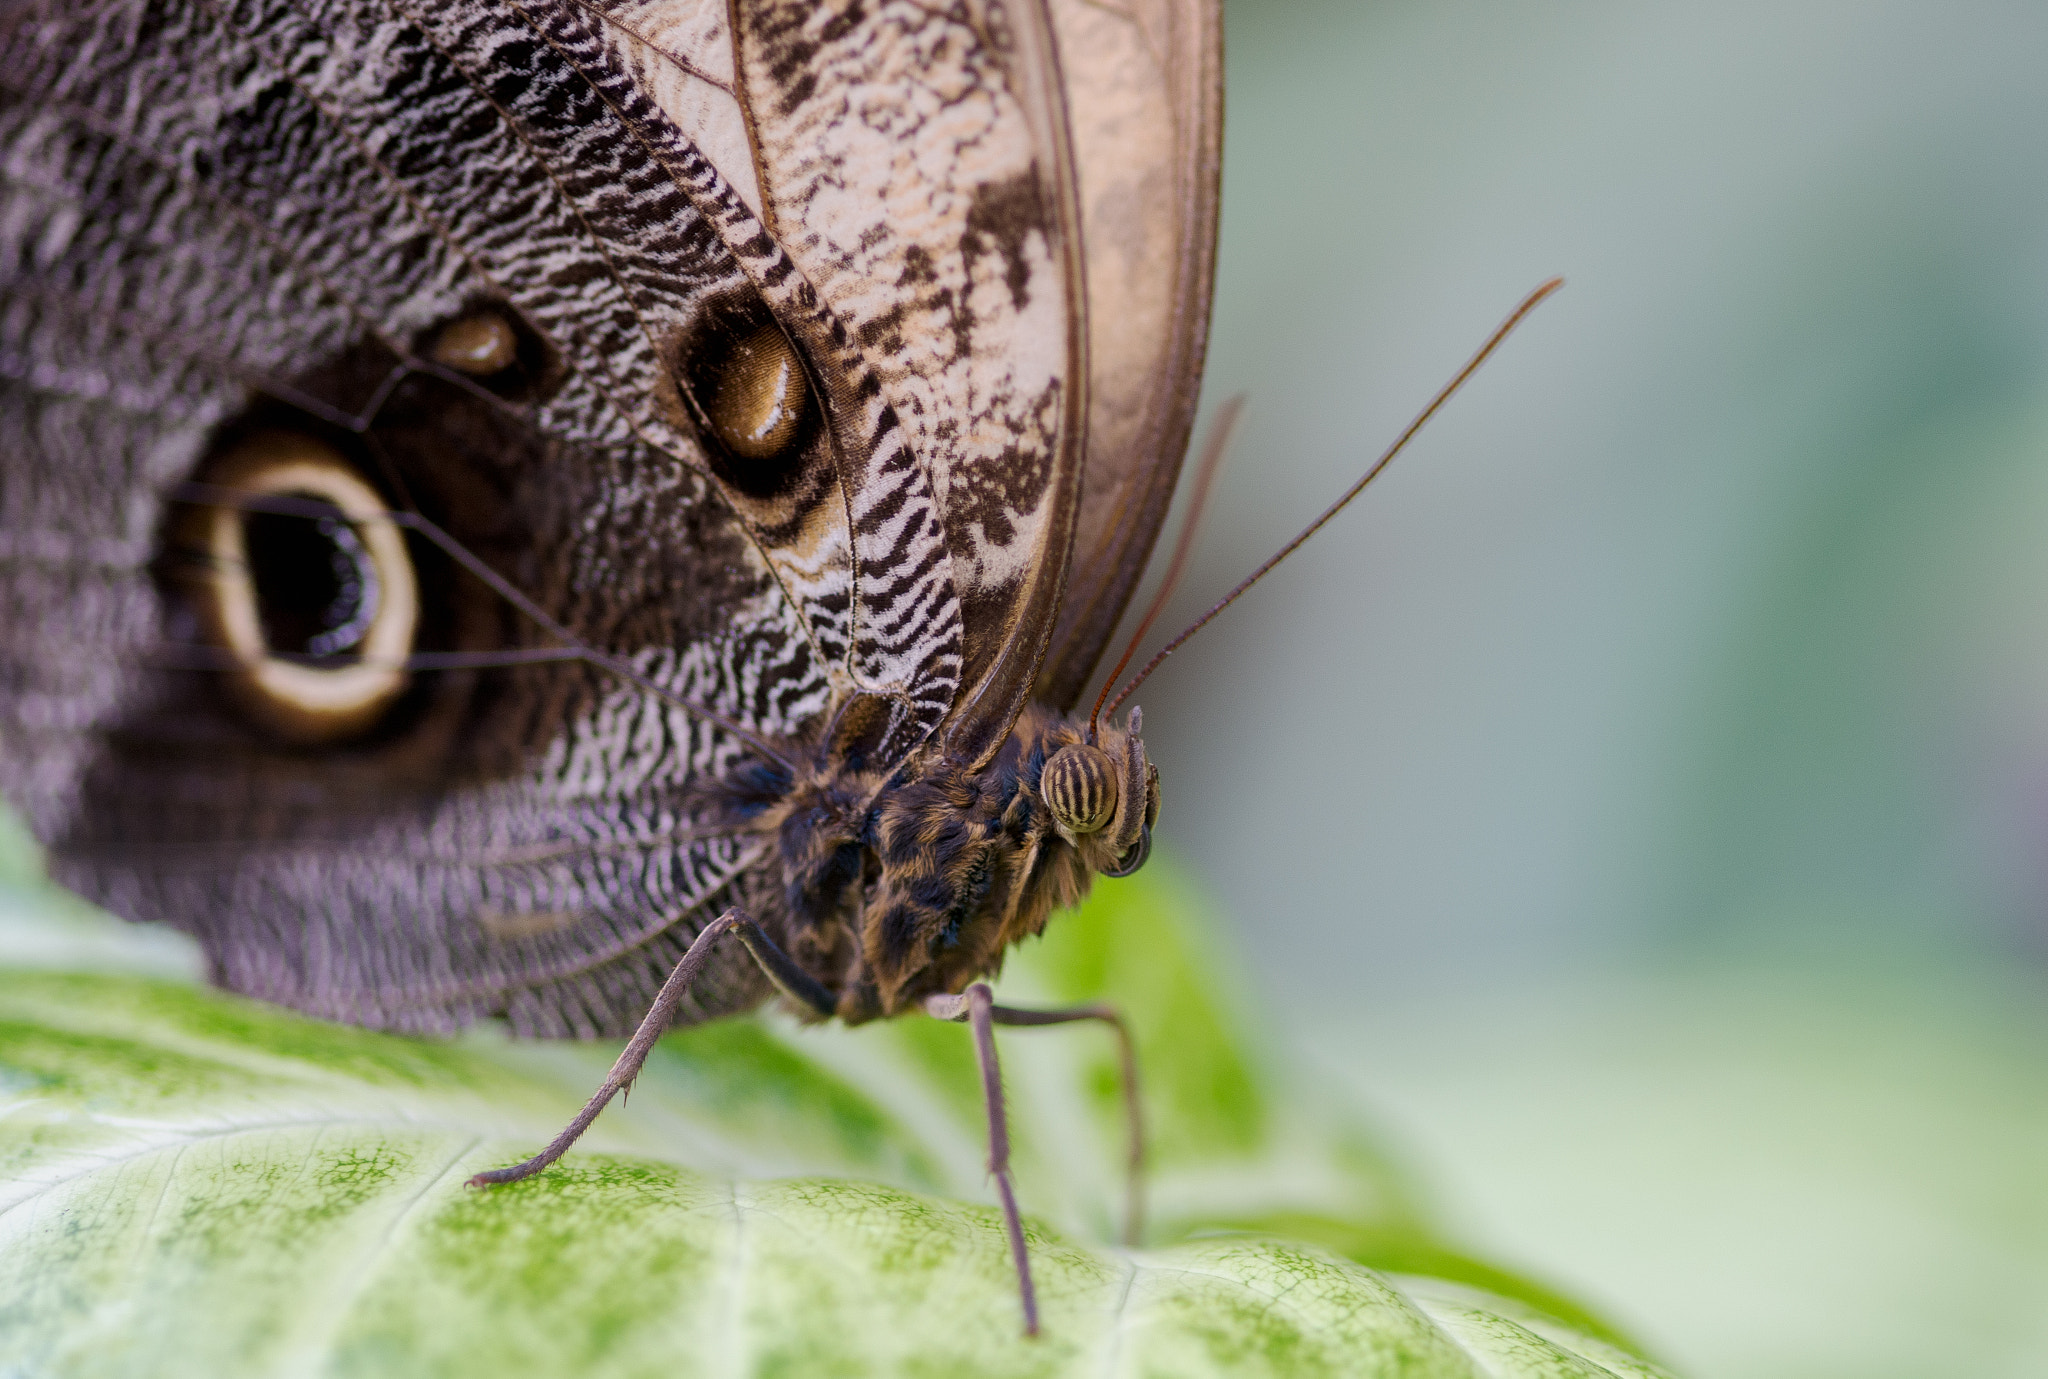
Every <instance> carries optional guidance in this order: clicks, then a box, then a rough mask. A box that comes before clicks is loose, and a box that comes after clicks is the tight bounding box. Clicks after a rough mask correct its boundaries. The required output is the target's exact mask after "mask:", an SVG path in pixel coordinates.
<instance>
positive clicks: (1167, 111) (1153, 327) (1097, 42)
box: [1038, 0, 1223, 708]
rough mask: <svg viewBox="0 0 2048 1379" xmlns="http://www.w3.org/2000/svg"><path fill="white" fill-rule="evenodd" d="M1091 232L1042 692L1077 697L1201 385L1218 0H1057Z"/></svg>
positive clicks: (1143, 542) (1131, 576) (1213, 185)
mask: <svg viewBox="0 0 2048 1379" xmlns="http://www.w3.org/2000/svg"><path fill="white" fill-rule="evenodd" d="M1052 15H1053V22H1054V26H1055V28H1056V29H1057V30H1058V33H1059V45H1060V55H1061V62H1062V64H1063V66H1064V67H1065V69H1066V78H1067V91H1068V102H1067V111H1068V122H1069V125H1070V127H1071V128H1072V130H1073V144H1074V151H1075V162H1076V165H1077V167H1078V171H1079V178H1080V197H1079V199H1080V204H1081V224H1082V234H1083V237H1084V239H1085V240H1086V243H1087V246H1088V303H1089V312H1088V323H1089V340H1088V357H1089V412H1088V452H1087V460H1086V465H1085V477H1084V479H1083V482H1082V488H1081V506H1080V511H1079V515H1078V519H1077V522H1076V527H1075V533H1074V546H1073V559H1072V563H1071V566H1070V569H1069V572H1068V576H1067V596H1066V600H1065V603H1064V604H1063V606H1062V607H1061V609H1060V614H1059V621H1058V625H1057V627H1056V629H1055V630H1054V631H1053V633H1052V639H1051V649H1050V651H1049V654H1048V655H1047V658H1046V661H1045V665H1044V667H1043V669H1042V670H1041V672H1040V676H1039V684H1038V697H1039V698H1041V699H1044V700H1045V701H1046V702H1047V703H1050V704H1055V705H1058V706H1060V707H1062V708H1065V707H1069V706H1071V705H1072V704H1073V703H1074V701H1075V700H1077V699H1078V698H1079V697H1080V695H1081V693H1082V691H1083V689H1084V688H1085V687H1086V684H1087V681H1088V680H1089V678H1090V676H1091V675H1092V673H1093V672H1094V669H1095V666H1096V663H1097V661H1099V660H1100V659H1101V656H1102V652H1103V649H1104V646H1105V644H1106V643H1107V641H1108V639H1109V636H1110V634H1111V633H1112V632H1113V631H1114V630H1115V627H1116V623H1117V619H1118V618H1119V617H1120V616H1121V615H1122V613H1123V610H1124V605H1125V604H1126V603H1127V602H1128V601H1129V600H1130V597H1131V593H1132V591H1133V590H1134V589H1135V588H1136V586H1137V583H1138V579H1139V576H1141V575H1142V574H1143V573H1144V569H1145V562H1146V559H1147V557H1149V556H1150V555H1151V553H1152V545H1153V542H1154V541H1155V540H1156V539H1157V537H1158V534H1159V526H1160V523H1161V521H1162V520H1163V519H1164V518H1165V516H1166V508H1167V504H1168V502H1169V501H1170V500H1171V499H1172V497H1173V488H1174V482H1175V480H1176V479H1177V478H1178V477H1179V474H1180V464H1181V457H1182V455H1183V453H1184V452H1185V451H1186V449H1187V443H1188V431H1189V428H1190V426H1191V425H1192V423H1193V421H1194V414H1195V403H1196V401H1197V398H1198V395H1199V393H1200V384H1201V375H1202V359H1203V354H1204V351H1205V349H1206V347H1207V344H1208V333H1209V295H1210V284H1211V282H1212V280H1213V278H1214V276H1215V264H1216V217H1217V203H1218V192H1219V186H1220V173H1221V167H1222V137H1223V16H1222V11H1221V7H1220V6H1219V5H1218V4H1217V3H1215V0H1054V3H1053V5H1052Z"/></svg>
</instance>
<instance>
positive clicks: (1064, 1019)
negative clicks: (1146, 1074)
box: [991, 1005, 1145, 1250]
mask: <svg viewBox="0 0 2048 1379" xmlns="http://www.w3.org/2000/svg"><path fill="white" fill-rule="evenodd" d="M991 1013H992V1015H993V1017H994V1019H995V1022H996V1023H997V1024H999V1025H1019V1026H1026V1027H1029V1026H1044V1025H1070V1024H1073V1023H1074V1022H1075V1021H1076V1020H1100V1021H1101V1022H1102V1023H1103V1024H1105V1025H1108V1026H1109V1028H1110V1030H1111V1032H1113V1033H1114V1034H1115V1035H1116V1051H1117V1061H1118V1063H1119V1064H1120V1067H1119V1070H1118V1071H1119V1072H1120V1073H1121V1075H1122V1077H1121V1080H1122V1083H1123V1091H1124V1125H1125V1127H1126V1131H1127V1135H1128V1143H1129V1145H1130V1152H1129V1156H1128V1158H1127V1160H1126V1163H1125V1170H1124V1171H1125V1181H1124V1228H1123V1237H1122V1238H1123V1245H1124V1248H1125V1249H1127V1250H1135V1249H1137V1248H1138V1239H1139V1237H1140V1236H1141V1235H1142V1234H1143V1233H1144V1229H1145V1108H1144V1105H1143V1103H1142V1102H1141V1100H1140V1099H1139V1095H1138V1050H1137V1047H1136V1046H1135V1045H1134V1044H1132V1042H1131V1031H1130V1027H1129V1026H1128V1025H1126V1024H1125V1023H1124V1017H1123V1015H1122V1014H1121V1013H1119V1012H1118V1010H1117V1008H1116V1007H1115V1006H1109V1005H1089V1006H1067V1007H1064V1008H1062V1009H1059V1010H1022V1009H1019V1008H1018V1007H1016V1006H996V1007H994V1009H993V1011H992V1012H991Z"/></svg>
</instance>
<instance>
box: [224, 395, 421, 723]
mask: <svg viewBox="0 0 2048 1379" xmlns="http://www.w3.org/2000/svg"><path fill="white" fill-rule="evenodd" d="M204 478H205V481H206V483H207V484H208V485H209V486H210V487H214V488H220V489H227V490H231V491H232V492H233V493H234V494H235V495H237V498H238V499H239V501H226V502H222V503H220V504H218V505H216V506H211V507H206V508H203V509H201V510H200V511H199V512H198V513H197V514H195V516H194V519H193V525H194V526H195V527H196V531H194V532H192V534H191V535H192V537H194V538H196V540H194V541H193V542H192V544H194V545H196V546H197V547H198V551H199V554H200V555H201V556H202V561H201V568H202V569H203V571H204V573H203V575H202V576H201V577H200V579H199V580H198V582H197V586H198V587H197V593H198V603H199V611H200V614H201V617H202V620H203V621H204V623H205V624H206V628H207V631H208V632H209V633H210V635H211V638H212V640H213V642H214V643H215V645H217V646H219V647H220V648H221V649H222V650H224V651H226V652H227V653H228V655H229V657H230V659H231V660H232V662H233V663H234V671H233V673H232V683H233V684H234V685H235V688H236V691H237V693H238V695H239V697H240V698H241V699H242V701H243V703H244V705H245V706H246V707H247V708H248V709H249V711H250V712H251V714H252V715H253V716H254V717H256V718H257V719H259V720H260V721H261V722H263V723H264V725H265V726H267V727H269V728H270V729H271V730H272V731H274V732H276V733H278V734H279V735H280V736H282V737H285V738H288V739H290V740H292V741H295V742H302V743H321V742H330V741H333V740H335V739H338V738H343V737H347V736H350V735H352V734H355V733H358V732H361V731H363V730H364V729H366V728H368V727H370V726H371V725H372V724H374V723H375V722H376V721H377V719H378V718H379V716H381V715H382V713H383V712H384V710H385V709H387V708H389V707H390V705H391V703H392V701H393V700H395V699H397V698H398V696H399V695H400V694H402V693H403V692H404V691H405V687H406V681H407V676H406V672H405V660H406V658H407V657H408V656H409V655H411V653H412V647H413V638H414V634H415V633H416V631H417V630H418V627H419V618H420V598H419V581H418V579H417V577H416V575H415V573H414V571H413V564H412V558H411V555H410V553H409V552H408V551H407V550H406V545H405V537H404V535H403V533H401V532H400V531H399V529H398V526H397V524H396V523H394V522H393V521H392V520H391V518H390V516H389V514H388V512H387V504H386V503H385V501H384V499H383V498H382V497H381V496H380V495H379V494H378V493H377V491H376V490H375V489H373V488H371V487H370V485H369V484H367V483H365V482H364V481H363V479H362V476H361V475H359V474H358V473H357V472H356V470H355V468H354V466H352V465H351V464H349V462H348V461H347V460H346V459H344V458H343V457H342V456H341V455H340V454H338V453H337V452H335V451H334V450H332V449H330V448H329V447H327V446H325V445H323V444H321V443H320V442H319V441H316V440H313V439H312V438H310V437H307V436H302V435H294V434H288V433H271V434H267V435H261V436H257V437H255V438H253V439H251V440H249V441H247V442H245V443H244V444H242V445H241V446H239V447H237V448H236V449H235V450H233V451H230V452H229V453H228V454H227V455H226V456H225V457H224V458H223V459H222V460H221V461H220V462H219V463H217V464H215V465H213V466H210V467H209V468H208V470H207V472H206V473H205V475H204Z"/></svg>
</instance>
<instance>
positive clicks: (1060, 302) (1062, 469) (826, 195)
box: [732, 0, 1089, 761]
mask: <svg viewBox="0 0 2048 1379" xmlns="http://www.w3.org/2000/svg"><path fill="white" fill-rule="evenodd" d="M732 14H733V23H734V48H735V51H736V53H737V71H738V75H739V92H740V97H741V102H742V104H743V106H744V107H745V111H746V115H747V119H748V121H749V126H750V128H751V130H752V133H753V139H754V150H755V157H756V165H757V168H758V170H759V174H760V190H761V197H762V201H763V214H764V217H765V218H766V219H767V221H768V222H769V225H770V227H771V229H772V231H773V233H774V235H775V237H776V239H777V240H778V241H779V242H780V243H781V244H782V246H783V247H784V249H785V251H786V252H787V253H788V254H789V256H790V258H791V259H792V260H793V261H794V262H795V263H796V265H797V266H798V268H799V269H800V270H801V271H802V272H803V273H804V275H805V276H806V277H807V278H808V279H809V280H810V281H811V282H813V283H814V284H816V285H817V288H818V291H819V293H820V295H821V296H822V298H823V299H824V300H825V302H827V303H828V304H829V305H830V307H831V309H832V310H833V311H834V312H835V313H836V314H837V315H838V317H839V318H840V319H841V320H842V321H844V322H846V323H847V325H848V327H849V329H850V331H851V333H852V336H853V338H854V340H855V341H856V342H857V344H858V346H859V348H861V349H862V350H863V351H864V352H865V353H866V357H867V359H868V362H869V364H870V366H871V367H872V369H873V370H874V372H875V374H876V376H877V377H878V378H879V380H880V385H881V389H882V394H883V396H884V398H886V400H887V401H888V402H889V404H890V405H891V406H892V407H893V409H894V411H895V414H896V415H897V416H898V417H899V418H900V419H901V420H902V423H903V426H904V428H905V430H906V432H907V433H908V435H909V437H910V448H911V450H912V452H913V453H914V456H915V460H916V463H917V464H918V465H919V466H920V468H921V469H922V471H923V473H924V474H925V475H926V476H927V477H928V480H929V483H930V487H931V491H932V494H933V497H934V500H935V501H936V503H937V510H938V515H939V520H940V522H941V524H942V526H943V528H944V533H945V549H944V552H943V555H944V557H945V559H946V561H947V563H948V564H949V566H950V570H951V584H952V587H953V588H954V589H955V590H956V591H957V593H958V596H959V600H960V610H961V618H962V629H963V634H964V635H963V642H962V646H963V661H964V665H963V672H962V678H961V686H962V688H961V693H960V696H959V698H958V700H957V701H956V704H955V706H954V708H953V711H952V712H951V714H950V715H949V716H948V717H947V719H946V725H945V737H944V748H945V751H946V752H947V753H948V754H949V755H951V756H953V757H955V758H958V759H962V760H966V761H979V760H981V759H983V758H985V757H986V756H987V755H989V754H990V753H992V752H993V751H994V750H995V749H996V747H997V746H998V745H999V744H1000V743H1001V741H1002V740H1003V739H1004V738H1005V737H1006V736H1007V735H1008V734H1009V731H1010V727H1011V725H1012V723H1013V722H1014V721H1015V720H1016V717H1017V714H1018V713H1019V712H1020V711H1021V710H1022V708H1023V706H1024V703H1025V702H1026V700H1027V698H1028V697H1029V694H1030V690H1031V686H1032V682H1033V680H1034V679H1035V677H1036V674H1037V670H1038V666H1039V663H1040V660H1041V658H1042V657H1043V654H1044V648H1045V646H1046V645H1047V641H1048V638H1049V636H1050V633H1051V629H1052V622H1053V618H1054V616H1055V614H1056V612H1057V609H1058V606H1059V600H1060V594H1061V590H1062V585H1063V581H1064V576H1065V572H1066V561H1067V551H1068V547H1069V544H1070V541H1071V532H1072V526H1073V520H1074V514H1075V511H1076V507H1077V501H1078V497H1079V486H1080V460H1081V441H1082V426H1083V423H1084V422H1085V420H1086V416H1087V412H1086V389H1087V382H1088V377H1089V374H1088V368H1087V345H1088V336H1087V329H1086V322H1087V307H1086V291H1087V284H1086V282H1085V281H1084V276H1083V269H1082V253H1081V237H1080V232H1079V215H1080V211H1079V205H1078V199H1077V196H1078V189H1077V185H1076V180H1075V175H1074V165H1073V158H1072V151H1071V146H1070V139H1069V135H1068V131H1067V122H1066V110H1065V101H1064V91H1065V88H1064V86H1063V83H1062V82H1061V80H1060V75H1059V73H1060V68H1059V59H1058V57H1057V55H1056V52H1055V42H1054V37H1053V25H1052V20H1051V16H1050V14H1049V13H1048V11H1047V9H1046V7H1045V5H1044V0H1009V2H1008V3H1005V2H1004V0H966V3H960V4H953V5H946V6H937V5H930V4H927V3H922V2H921V0H824V2H823V3H819V0H735V3H734V4H733V6H732ZM888 480H889V476H887V475H885V474H882V473H879V472H869V473H866V474H862V475H857V476H854V477H853V479H852V481H851V484H850V488H849V493H848V500H849V504H850V506H851V508H852V512H853V528H854V539H855V543H856V546H859V545H860V544H861V543H862V542H863V541H870V542H880V541H884V540H886V538H887V536H888V533H889V531H890V530H891V528H892V527H893V525H894V524H895V523H896V521H897V520H898V519H897V517H896V512H895V507H894V505H893V503H892V502H890V501H886V500H887V494H888ZM861 569H862V573H863V575H866V574H867V572H868V571H869V569H870V566H869V565H868V564H867V563H865V562H864V563H863V564H862V567H861ZM874 570H875V573H874V576H873V577H876V578H900V577H901V573H902V572H901V571H900V570H896V569H891V568H889V567H888V566H886V565H884V564H882V563H881V562H876V564H875V566H874ZM905 607H906V609H907V607H908V606H907V605H905Z"/></svg>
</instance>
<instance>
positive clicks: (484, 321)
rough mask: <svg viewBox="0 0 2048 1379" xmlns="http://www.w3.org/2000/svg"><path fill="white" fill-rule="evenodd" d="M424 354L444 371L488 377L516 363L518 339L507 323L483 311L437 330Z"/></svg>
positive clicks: (486, 310) (491, 313) (460, 317)
mask: <svg viewBox="0 0 2048 1379" xmlns="http://www.w3.org/2000/svg"><path fill="white" fill-rule="evenodd" d="M427 355H428V357H429V358H430V359H432V360H433V361H434V362H435V363H436V364H439V365H442V366H443V367H444V368H450V369H454V370H455V371H456V372H458V373H465V374H468V375H469V376H470V377H471V378H488V377H490V376H491V375H492V374H496V373H503V372H504V371H505V370H506V369H509V368H511V367H512V366H513V365H514V364H516V363H518V362H519V336H518V333H517V332H515V331H514V330H513V329H512V323H511V322H509V321H507V320H506V319H505V318H504V317H503V316H501V315H500V314H498V313H497V312H495V311H492V310H489V309H488V308H486V309H484V310H481V311H472V312H471V313H469V315H467V316H458V317H456V318H455V319H454V320H453V321H450V322H449V323H448V324H447V325H445V326H443V327H441V329H440V331H439V333H438V334H436V335H435V336H434V343H433V345H432V346H431V347H430V348H429V349H428V351H427Z"/></svg>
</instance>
